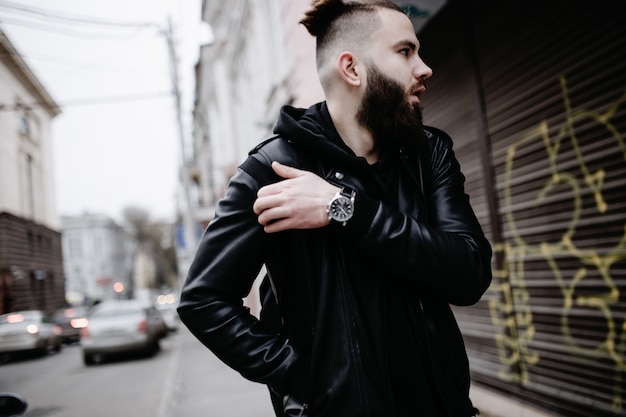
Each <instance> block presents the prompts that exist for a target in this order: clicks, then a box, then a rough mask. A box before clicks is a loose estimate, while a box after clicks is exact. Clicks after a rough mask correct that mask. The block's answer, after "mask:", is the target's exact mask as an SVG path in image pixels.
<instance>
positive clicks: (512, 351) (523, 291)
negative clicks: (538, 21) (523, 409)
mask: <svg viewBox="0 0 626 417" xmlns="http://www.w3.org/2000/svg"><path fill="white" fill-rule="evenodd" d="M560 87H561V91H562V95H563V100H564V107H565V122H564V123H563V125H562V126H561V127H560V128H559V129H558V130H556V131H554V132H553V133H552V135H551V134H550V125H549V123H548V122H547V121H541V122H540V123H539V124H538V125H537V126H536V127H535V128H534V129H532V130H531V131H529V132H527V133H526V134H525V135H523V136H521V137H520V138H519V139H518V140H517V141H516V142H515V143H513V144H512V145H511V146H510V147H509V148H508V149H507V154H506V164H505V172H504V178H503V181H504V187H503V210H504V215H505V225H506V227H507V230H508V232H509V235H508V236H507V242H502V243H498V244H496V245H494V251H495V252H496V253H497V254H498V255H500V256H499V257H498V259H500V260H501V261H500V263H501V264H500V265H497V266H496V269H495V270H494V283H493V284H492V287H491V291H495V292H496V293H498V294H499V297H498V300H490V303H489V308H490V313H491V320H492V323H493V325H494V326H495V327H496V328H497V329H499V330H498V331H499V332H498V333H497V334H496V336H495V342H496V345H497V347H498V355H499V359H500V363H501V364H502V365H503V366H504V370H502V371H501V372H500V373H499V377H500V378H501V379H503V380H505V381H515V382H519V383H521V384H527V383H528V382H529V378H530V377H531V374H530V368H531V367H532V366H533V365H536V364H537V363H538V362H539V361H540V356H539V355H538V353H537V352H534V351H533V349H532V341H533V338H534V336H535V332H536V329H535V326H534V325H533V315H532V309H531V306H530V304H529V298H530V295H529V293H528V290H527V287H526V283H525V276H526V273H525V266H524V265H525V263H526V262H527V261H530V260H542V261H544V262H546V263H547V265H548V266H549V268H550V271H551V272H552V274H553V278H554V279H555V280H556V282H557V284H558V287H559V289H560V292H561V295H562V305H561V306H560V311H561V313H560V314H561V321H560V327H561V336H562V337H563V340H564V348H565V349H566V350H567V351H568V352H569V353H570V354H572V355H576V356H579V357H585V358H590V359H596V360H599V359H604V360H606V359H610V360H611V361H612V362H613V363H614V366H615V378H614V384H615V385H614V386H615V389H614V396H613V404H612V409H613V410H614V411H616V412H621V411H622V410H623V408H624V399H623V398H622V395H621V392H622V390H621V387H622V385H623V381H622V374H623V373H625V372H626V357H625V355H626V317H622V318H617V317H616V313H614V312H613V311H612V310H611V308H612V306H613V305H615V304H616V303H617V302H618V300H619V296H620V288H619V287H618V285H617V284H616V282H615V280H614V277H613V276H612V275H611V268H612V267H613V266H614V265H615V264H616V263H617V262H619V261H622V260H624V259H626V215H624V214H622V218H623V219H624V220H625V223H624V231H623V235H622V237H621V239H620V240H619V242H617V243H616V245H615V247H613V248H611V249H609V250H607V249H597V248H591V249H589V248H585V249H582V248H579V247H577V245H576V244H575V243H574V241H573V238H574V236H575V234H576V231H577V227H578V226H579V224H580V220H581V218H582V216H583V210H587V211H586V212H585V215H586V216H588V215H589V208H588V207H587V208H584V206H583V197H584V196H585V195H586V194H585V193H587V194H590V195H591V196H592V197H593V202H594V207H593V208H594V209H595V210H596V212H597V213H598V214H599V215H606V213H607V211H608V210H609V206H608V204H607V202H606V200H605V198H604V195H603V187H604V184H605V178H606V172H605V170H604V169H597V170H595V171H592V170H591V169H590V168H589V166H588V165H587V163H586V161H585V158H584V152H583V149H582V146H581V145H580V142H579V140H578V137H577V135H576V133H577V132H576V129H575V125H576V123H581V122H583V121H591V122H594V123H597V124H598V125H600V126H601V127H602V128H603V129H605V130H606V131H607V132H609V134H610V139H611V140H613V141H614V143H615V144H616V145H617V149H616V152H620V153H621V155H622V156H623V158H624V160H626V145H625V143H624V139H623V137H622V135H621V134H620V133H619V131H618V129H617V128H616V127H615V126H614V125H613V124H612V123H611V120H612V117H613V116H614V115H615V114H616V113H617V111H618V109H619V107H620V106H621V105H622V104H623V103H625V102H626V92H624V94H623V95H622V96H621V97H620V98H619V99H618V100H617V101H616V102H615V103H613V104H612V105H611V106H610V107H609V108H608V109H605V110H604V111H603V112H593V111H588V110H576V111H575V110H573V109H572V107H571V103H570V100H569V93H568V89H567V83H566V80H565V78H564V77H563V76H561V77H560ZM565 141H569V144H570V146H571V149H572V150H573V151H572V150H569V151H568V152H573V160H570V161H568V162H567V164H564V163H563V162H561V163H559V162H558V159H559V156H560V155H561V151H562V145H563V144H564V143H565ZM606 143H609V142H608V141H607V142H606ZM537 145H541V146H543V148H544V150H545V152H546V154H547V158H546V161H547V163H548V164H549V170H550V175H549V177H548V178H546V180H545V182H544V184H543V187H542V188H541V189H540V190H539V191H538V193H537V195H536V198H535V200H534V201H533V202H528V203H527V204H528V205H527V207H536V206H537V205H539V204H541V203H543V202H545V201H547V200H549V199H550V197H551V194H552V193H553V192H555V190H556V189H557V188H559V189H560V190H563V187H565V188H566V189H568V190H569V193H568V197H569V198H571V201H572V207H571V215H569V218H568V219H567V221H566V222H565V223H564V225H563V232H562V234H561V235H560V238H559V239H558V240H557V241H555V242H540V243H538V244H530V243H527V242H526V240H525V239H524V234H523V233H522V232H521V231H520V230H519V229H518V224H517V221H516V218H515V214H514V210H513V195H514V190H515V187H516V185H517V184H516V182H515V181H514V178H513V176H514V172H515V169H514V168H515V166H514V165H515V159H516V156H517V155H518V154H519V152H520V151H521V149H522V148H523V147H525V146H529V147H532V146H535V147H536V146H537ZM561 160H563V157H561ZM565 165H567V166H565ZM573 169H577V170H578V171H579V172H580V173H581V174H582V178H581V176H580V175H579V177H576V175H574V174H572V170H573ZM561 192H562V191H561ZM570 194H571V195H570ZM553 198H557V197H553ZM561 198H562V196H561ZM518 210H519V208H518ZM619 220H620V219H619V218H618V219H617V221H619ZM607 221H608V219H607ZM610 221H612V222H615V221H616V220H615V218H612V219H611V220H610ZM564 258H567V259H574V260H575V261H576V262H578V263H579V265H580V266H579V267H578V268H577V269H576V270H575V271H574V272H571V271H568V272H563V271H562V270H561V267H560V266H559V265H558V264H557V260H559V259H564ZM591 271H593V273H594V274H595V275H597V276H599V277H601V279H602V282H603V284H604V286H605V287H606V292H605V293H602V294H595V295H593V296H586V295H580V294H578V289H579V288H581V289H582V288H583V287H584V285H585V278H586V277H588V276H589V273H590V272H591ZM582 307H584V308H588V309H592V310H594V311H597V313H598V315H599V317H601V318H602V319H603V320H604V321H605V322H606V332H605V333H604V340H602V341H601V343H599V344H597V345H595V346H589V344H585V345H581V343H579V342H577V341H576V339H575V337H574V336H573V334H572V330H571V327H570V315H571V314H573V313H574V309H575V308H582ZM619 320H622V322H621V323H619Z"/></svg>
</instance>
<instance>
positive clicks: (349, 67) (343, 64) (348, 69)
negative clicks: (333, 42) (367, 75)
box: [337, 52, 364, 87]
mask: <svg viewBox="0 0 626 417" xmlns="http://www.w3.org/2000/svg"><path fill="white" fill-rule="evenodd" d="M337 67H338V68H337V69H338V70H339V75H340V76H341V79H343V80H344V81H345V82H346V83H348V84H349V85H352V86H354V87H358V86H360V85H361V83H362V82H363V80H362V79H361V78H362V75H363V74H362V73H361V72H362V70H363V68H364V67H363V66H362V65H361V63H360V61H359V60H358V58H357V57H356V56H354V54H353V53H352V52H342V53H341V55H339V58H337Z"/></svg>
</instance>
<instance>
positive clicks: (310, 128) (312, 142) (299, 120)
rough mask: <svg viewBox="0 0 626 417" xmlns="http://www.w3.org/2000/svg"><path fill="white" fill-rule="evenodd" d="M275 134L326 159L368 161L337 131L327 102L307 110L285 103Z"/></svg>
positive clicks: (351, 161)
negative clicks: (356, 152) (346, 142)
mask: <svg viewBox="0 0 626 417" xmlns="http://www.w3.org/2000/svg"><path fill="white" fill-rule="evenodd" d="M274 133H276V134H278V135H281V136H283V137H285V138H287V139H289V140H291V141H292V142H293V143H295V144H297V145H298V146H301V147H302V148H304V149H307V151H309V152H311V153H313V154H315V155H320V156H322V157H324V158H325V159H339V160H341V161H343V162H347V163H360V164H362V163H363V162H364V161H365V159H364V158H360V157H357V156H356V155H355V153H354V152H353V151H352V149H350V148H349V147H348V146H347V145H346V144H345V143H344V141H343V140H342V139H341V137H340V136H339V133H337V129H336V128H335V125H334V124H333V122H332V119H331V117H330V113H329V112H328V108H327V106H326V102H320V103H317V104H315V105H313V106H311V107H309V108H308V109H301V108H296V107H292V106H284V107H283V108H282V109H281V111H280V115H279V117H278V121H277V122H276V125H275V126H274Z"/></svg>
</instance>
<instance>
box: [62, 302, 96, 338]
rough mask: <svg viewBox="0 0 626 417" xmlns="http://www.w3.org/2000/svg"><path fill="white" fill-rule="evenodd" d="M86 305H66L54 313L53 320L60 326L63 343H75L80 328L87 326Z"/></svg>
mask: <svg viewBox="0 0 626 417" xmlns="http://www.w3.org/2000/svg"><path fill="white" fill-rule="evenodd" d="M88 313H89V307H88V306H75V307H66V308H63V309H60V310H57V311H56V312H55V313H54V322H55V323H56V324H58V325H59V327H60V328H61V340H62V342H63V343H77V342H78V341H79V340H80V329H82V328H83V327H85V326H87V314H88Z"/></svg>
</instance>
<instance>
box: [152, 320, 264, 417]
mask: <svg viewBox="0 0 626 417" xmlns="http://www.w3.org/2000/svg"><path fill="white" fill-rule="evenodd" d="M178 332H179V333H180V334H179V335H177V337H178V341H177V343H178V345H177V347H176V348H175V352H173V357H172V369H173V371H172V373H173V374H174V375H173V376H172V377H171V378H170V379H171V380H172V384H171V385H172V387H171V390H168V391H171V393H170V395H171V397H172V399H171V401H169V402H168V403H169V404H168V406H167V408H168V409H167V410H163V412H162V413H160V414H162V416H159V417H205V416H211V417H273V416H274V412H273V410H272V405H271V402H270V397H269V393H268V391H267V388H266V387H265V386H264V385H261V384H256V383H254V382H250V381H248V380H246V379H245V378H243V377H242V376H241V375H239V373H237V372H235V371H233V370H232V369H230V368H229V367H227V366H226V365H224V364H223V363H222V362H221V361H220V360H219V359H217V358H216V357H215V356H214V355H213V354H212V353H211V352H210V351H209V350H208V349H207V348H205V347H204V346H203V345H202V344H201V343H200V342H199V341H198V340H197V339H196V338H195V337H193V336H192V335H191V333H189V331H188V330H187V329H186V328H185V327H184V326H181V327H180V328H179V330H178Z"/></svg>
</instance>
